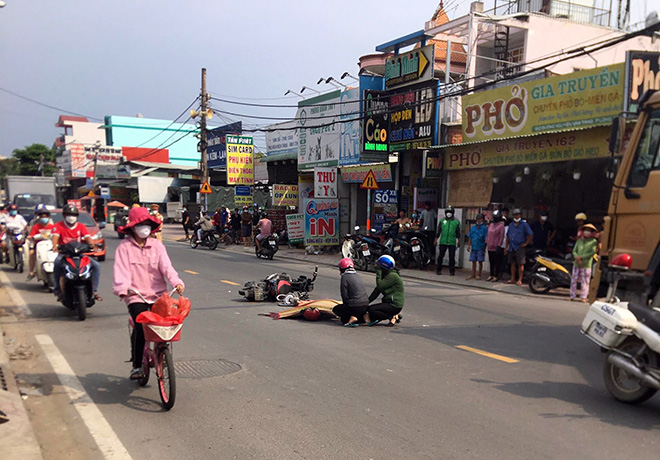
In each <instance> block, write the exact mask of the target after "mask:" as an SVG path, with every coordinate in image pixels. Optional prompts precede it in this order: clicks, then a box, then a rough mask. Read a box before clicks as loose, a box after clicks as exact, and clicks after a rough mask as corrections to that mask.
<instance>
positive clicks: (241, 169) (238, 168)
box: [227, 135, 254, 185]
mask: <svg viewBox="0 0 660 460" xmlns="http://www.w3.org/2000/svg"><path fill="white" fill-rule="evenodd" d="M227 184H229V185H254V145H253V143H252V138H251V137H247V136H233V135H228V136H227Z"/></svg>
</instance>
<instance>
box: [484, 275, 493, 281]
mask: <svg viewBox="0 0 660 460" xmlns="http://www.w3.org/2000/svg"><path fill="white" fill-rule="evenodd" d="M493 278H494V277H493V276H489V277H488V278H486V281H493Z"/></svg>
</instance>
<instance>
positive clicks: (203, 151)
mask: <svg viewBox="0 0 660 460" xmlns="http://www.w3.org/2000/svg"><path fill="white" fill-rule="evenodd" d="M200 97H201V99H202V110H201V117H200V121H199V125H200V133H199V134H200V136H199V144H200V145H199V147H200V149H199V151H200V152H201V154H202V183H206V182H208V180H209V165H208V158H207V156H206V116H207V115H208V112H207V107H206V104H207V103H208V94H206V69H202V94H201V95H200ZM207 211H208V196H207V194H206V193H205V194H204V212H207Z"/></svg>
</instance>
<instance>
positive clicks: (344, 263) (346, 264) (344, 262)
mask: <svg viewBox="0 0 660 460" xmlns="http://www.w3.org/2000/svg"><path fill="white" fill-rule="evenodd" d="M338 266H339V269H340V270H346V269H347V268H355V265H354V264H353V260H352V259H349V258H348V257H344V258H343V259H341V260H340V261H339V264H338Z"/></svg>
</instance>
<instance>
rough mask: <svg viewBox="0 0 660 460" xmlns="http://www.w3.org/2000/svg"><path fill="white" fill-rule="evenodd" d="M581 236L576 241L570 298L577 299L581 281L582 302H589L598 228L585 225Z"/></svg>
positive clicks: (581, 229)
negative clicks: (578, 285) (578, 286)
mask: <svg viewBox="0 0 660 460" xmlns="http://www.w3.org/2000/svg"><path fill="white" fill-rule="evenodd" d="M580 231H581V232H582V235H581V237H580V238H579V239H578V240H577V241H576V242H575V246H574V247H573V257H574V258H575V262H574V263H573V277H572V278H571V291H570V300H573V299H575V297H576V291H577V284H578V281H579V282H580V297H581V299H582V302H585V303H586V302H587V296H588V295H589V283H590V281H591V264H592V262H593V258H594V255H595V254H596V252H597V251H598V239H597V238H596V237H597V234H598V229H597V228H596V227H594V226H593V225H591V224H586V225H583V226H582V227H581V228H580Z"/></svg>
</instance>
